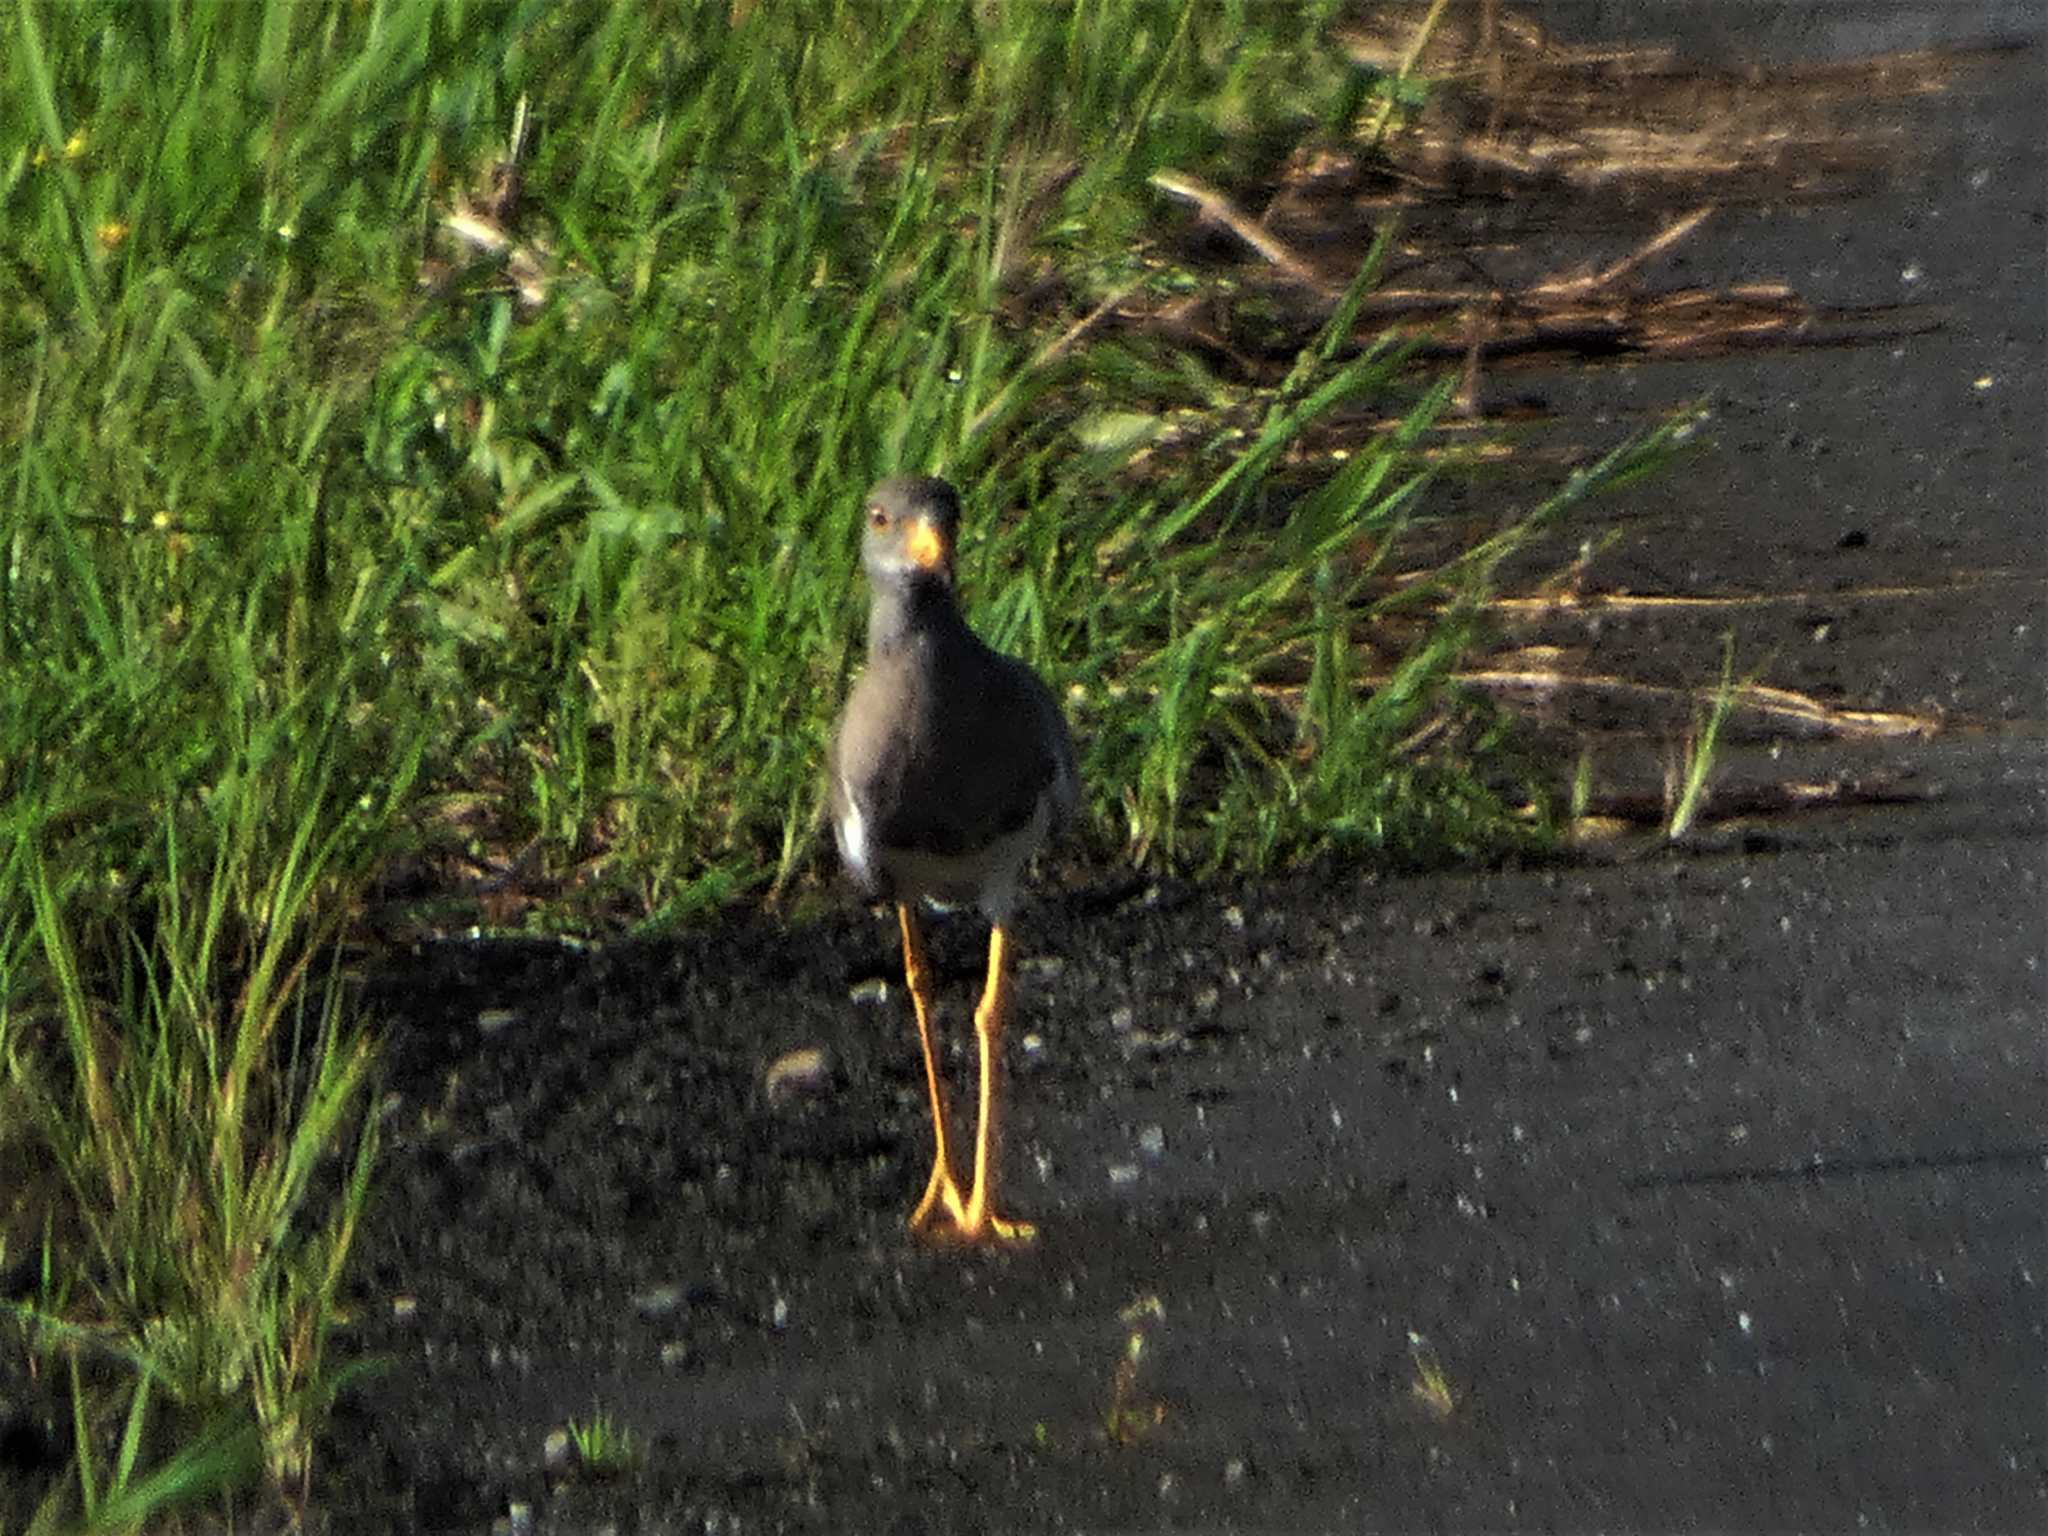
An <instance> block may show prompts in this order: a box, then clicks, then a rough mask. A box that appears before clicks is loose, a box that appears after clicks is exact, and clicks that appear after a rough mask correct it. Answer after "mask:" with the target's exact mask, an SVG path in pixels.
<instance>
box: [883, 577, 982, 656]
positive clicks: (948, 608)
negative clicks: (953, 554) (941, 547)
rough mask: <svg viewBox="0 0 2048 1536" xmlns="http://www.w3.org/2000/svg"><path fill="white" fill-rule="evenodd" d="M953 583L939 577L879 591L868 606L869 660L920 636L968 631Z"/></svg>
mask: <svg viewBox="0 0 2048 1536" xmlns="http://www.w3.org/2000/svg"><path fill="white" fill-rule="evenodd" d="M966 627H967V621H966V620H965V619H963V618H961V617H960V605H959V604H958V603H957V602H955V601H954V598H953V588H952V585H951V583H949V582H946V581H944V580H941V579H939V578H937V577H929V576H927V577H920V578H918V579H915V580H911V581H903V582H891V583H889V584H887V585H886V586H881V587H877V588H876V589H875V592H874V595H873V597H872V599H871V600H870V602H869V604H868V657H869V659H870V660H872V659H874V658H875V657H878V656H882V655H886V654H887V653H888V652H890V651H894V650H899V649H901V648H902V647H904V646H906V645H910V644H912V643H914V642H915V641H916V640H917V639H918V637H919V636H921V635H932V634H937V633H942V632H944V631H946V630H957V629H965V628H966Z"/></svg>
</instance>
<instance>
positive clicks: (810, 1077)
mask: <svg viewBox="0 0 2048 1536" xmlns="http://www.w3.org/2000/svg"><path fill="white" fill-rule="evenodd" d="M761 1086H762V1088H763V1089H764V1090H766V1092H767V1094H768V1102H769V1103H770V1104H785V1103H787V1102H789V1101H790V1100H791V1099H794V1098H799V1097H803V1098H811V1097H815V1096H816V1095H818V1094H821V1093H824V1092H825V1091H826V1090H827V1089H829V1088H830V1087H831V1086H832V1055H831V1053H830V1052H829V1051H827V1050H826V1049H825V1047H823V1046H822V1045H807V1046H804V1047H803V1048H802V1049H800V1050H794V1051H789V1052H787V1053H785V1054H784V1055H781V1056H778V1057H776V1058H775V1060H774V1061H772V1062H771V1063H769V1066H768V1071H767V1073H766V1074H765V1075H764V1076H763V1078H762V1080H761Z"/></svg>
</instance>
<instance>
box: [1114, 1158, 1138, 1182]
mask: <svg viewBox="0 0 2048 1536" xmlns="http://www.w3.org/2000/svg"><path fill="white" fill-rule="evenodd" d="M1109 1182H1110V1183H1112V1184H1135V1183H1137V1182H1138V1165H1137V1164H1136V1163H1111V1164H1110V1165H1109Z"/></svg>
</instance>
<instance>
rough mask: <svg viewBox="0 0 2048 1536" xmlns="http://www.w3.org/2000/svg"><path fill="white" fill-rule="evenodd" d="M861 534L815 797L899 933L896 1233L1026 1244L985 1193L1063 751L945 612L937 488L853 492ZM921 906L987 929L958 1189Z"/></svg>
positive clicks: (1049, 727) (1073, 792)
mask: <svg viewBox="0 0 2048 1536" xmlns="http://www.w3.org/2000/svg"><path fill="white" fill-rule="evenodd" d="M862 521H863V531H862V536H861V563H862V565H863V567H864V568H865V571H866V576H867V583H868V593H869V598H868V634H867V663H866V666H865V667H864V668H863V669H862V670H861V673H860V675H859V677H858V678H857V679H856V680H855V682H854V685H853V687H852V688H851V690H850V691H849V692H848V694H847V697H846V703H845V706H844V708H843V710H842V711H841V714H840V716H839V722H838V726H837V728H836V730H835V731H834V732H833V738H832V745H831V749H830V753H829V757H828V762H827V799H828V804H829V808H830V814H831V820H832V830H833V838H834V841H835V842H836V843H837V844H838V847H839V855H840V859H841V862H842V863H843V864H844V865H845V867H846V869H847V870H848V871H849V872H850V873H851V875H852V876H853V878H854V880H855V881H856V882H857V883H858V884H859V885H860V886H861V888H862V889H863V890H864V891H865V892H866V893H867V894H868V895H869V896H870V897H871V898H872V899H875V900H878V901H888V902H893V903H894V904H895V907H896V918H897V925H898V927H899V929H900V930H901V935H902V941H903V980H904V987H905V990H906V991H908V992H909V994H910V1003H911V1009H912V1011H913V1012H914V1013H915V1014H916V1017H917V1033H918V1039H919V1042H920V1043H921V1045H922V1046H923V1049H924V1071H925V1089H926V1092H927V1094H928V1095H929V1097H930V1099H931V1111H932V1135H933V1141H934V1143H935V1150H934V1155H933V1160H932V1171H931V1177H930V1178H929V1179H928V1180H927V1181H926V1184H925V1190H924V1194H923V1196H922V1198H921V1199H920V1200H919V1201H918V1203H917V1205H916V1207H915V1209H913V1210H912V1212H911V1214H910V1228H911V1230H912V1232H914V1233H921V1234H932V1235H943V1234H945V1233H946V1232H948V1231H950V1234H951V1235H952V1236H954V1237H956V1238H959V1239H961V1240H964V1241H967V1242H972V1243H983V1242H987V1243H1011V1242H1026V1241H1029V1240H1030V1239H1032V1238H1033V1237H1035V1236H1036V1228H1035V1227H1034V1226H1033V1225H1032V1224H1031V1223H1030V1222H1027V1221H1021V1220H1017V1219H1014V1218H1012V1217H1010V1216H1008V1215H1005V1214H1002V1213H1001V1212H999V1211H998V1209H997V1191H996V1185H997V1174H998V1168H997V1164H998V1162H999V1159H1000V1144H1001V1123H1000V1113H1001V1107H1002V1104H1001V1094H1000V1088H999V1077H1000V1067H1001V1056H1000V1052H1001V1046H1002V1036H1003V1028H1004V1025H1005V1023H1006V1022H1007V1017H1008V1014H1009V1011H1010V1004H1011V981H1010V930H1011V925H1012V922H1013V920H1014V918H1015V916H1016V913H1017V910H1018V908H1019V906H1020V904H1021V900H1022V896H1023V889H1024V876H1025V871H1026V867H1027V866H1028V865H1029V864H1030V862H1031V860H1032V858H1033V856H1034V855H1035V854H1036V853H1038V851H1039V850H1040V849H1041V848H1043V847H1044V846H1045V845H1046V843H1047V842H1048V840H1049V839H1050V838H1051V837H1052V836H1053V835H1054V834H1055V833H1056V832H1058V831H1060V830H1062V829H1063V828H1065V827H1066V826H1068V825H1069V824H1071V822H1072V821H1073V820H1074V818H1075V816H1076V814H1077V810H1078V807H1079V804H1080V798H1081V781H1080V773H1079V770H1078V768H1077V766H1076V762H1075V756H1074V740H1073V736H1072V734H1071V732H1070V731H1069V730H1068V726H1067V721H1066V717H1065V715H1064V714H1063V713H1062V712H1061V710H1060V706H1059V703H1058V701H1057V700H1056V699H1055V698H1054V697H1053V694H1052V690H1051V689H1049V688H1048V687H1047V686H1046V685H1045V683H1044V681H1043V680H1042V679H1040V678H1039V676H1038V675H1037V673H1035V672H1033V671H1032V670H1031V668H1030V667H1029V666H1027V665H1026V664H1025V663H1023V662H1022V661H1019V660H1017V659H1016V658H1015V657H1011V656H1005V655H1003V654H1002V653H1001V652H999V651H996V650H994V649H992V648H991V647H990V646H989V645H987V644H986V643H985V642H984V641H983V640H982V639H981V637H980V636H979V635H977V634H976V633H975V632H974V631H973V629H972V628H970V627H969V626H968V623H967V620H966V618H965V617H964V616H963V615H962V613H961V611H960V601H959V591H958V586H957V581H956V577H955V570H954V547H955V542H956V540H957V538H958V536H959V532H960V498H959V495H958V493H957V492H955V490H954V489H953V487H952V486H951V485H950V484H948V483H947V482H946V481H944V480H942V479H939V478H937V477H936V476H931V475H897V476H891V477H889V478H888V479H885V480H882V481H881V482H879V483H878V484H877V485H876V486H875V487H874V488H873V489H872V490H870V491H869V492H868V494H867V497H866V499H865V501H864V502H863V509H862ZM927 899H929V900H934V901H938V902H940V903H946V904H953V905H960V906H973V907H976V908H979V909H980V911H981V913H982V914H983V915H984V916H985V917H987V919H988V921H989V942H988V974H987V979H986V981H985V982H984V984H983V987H982V993H981V1002H980V1004H979V1006H978V1007H977V1008H976V1009H975V1012H974V1024H975V1033H976V1035H977V1036H978V1038H979V1042H980V1047H981V1074H980V1103H979V1107H978V1110H977V1113H976V1116H975V1138H974V1170H973V1176H972V1180H971V1182H970V1183H969V1185H968V1187H967V1189H966V1191H965V1192H964V1193H963V1192H962V1189H961V1186H960V1181H959V1179H958V1177H957V1175H956V1173H955V1171H954V1166H953V1161H952V1157H951V1154H950V1151H949V1146H948V1136H947V1127H948V1120H947V1112H946V1096H945V1093H944V1090H943V1089H942V1087H941V1084H940V1076H939V1064H938V1057H937V1054H936V1051H935V1048H934V1028H933V1026H934V1010H933V1000H932V992H931V984H932V975H931V966H930V963H929V961H928V960H927V958H926V953H925V945H924V937H923V932H922V927H921V921H920V916H919V908H920V905H921V903H923V902H924V901H926V900H927ZM942 1216H943V1218H944V1222H945V1225H942V1224H941V1221H940V1218H941V1217H942Z"/></svg>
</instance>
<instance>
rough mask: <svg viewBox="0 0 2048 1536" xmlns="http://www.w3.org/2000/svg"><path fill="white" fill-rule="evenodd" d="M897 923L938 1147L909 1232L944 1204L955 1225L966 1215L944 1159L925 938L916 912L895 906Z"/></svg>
mask: <svg viewBox="0 0 2048 1536" xmlns="http://www.w3.org/2000/svg"><path fill="white" fill-rule="evenodd" d="M896 920H897V922H898V923H899V924H900V925H901V926H902V929H903V984H904V985H905V986H906V987H908V988H909V989H910V1006H911V1007H912V1008H913V1009H915V1010H916V1012H917V1038H918V1041H919V1043H920V1044H922V1045H923V1046H924V1085H925V1088H926V1090H927V1091H928V1092H929V1093H930V1095H931V1100H932V1140H933V1142H934V1143H935V1144H936V1146H937V1151H936V1154H935V1155H934V1157H933V1159H932V1176H931V1178H930V1179H929V1180H927V1181H926V1183H925V1186H924V1198H923V1199H922V1200H920V1201H918V1202H917V1209H916V1210H914V1211H912V1212H911V1213H910V1229H911V1231H913V1232H915V1231H919V1230H920V1229H922V1228H923V1227H924V1226H925V1225H926V1224H927V1223H928V1222H929V1221H930V1220H931V1219H932V1208H933V1207H934V1206H939V1205H943V1206H944V1207H945V1208H946V1214H947V1215H948V1216H950V1217H952V1218H953V1220H954V1222H955V1223H956V1224H957V1223H958V1222H960V1221H961V1220H962V1218H963V1217H964V1215H965V1213H966V1207H965V1206H964V1205H963V1204H962V1203H961V1200H960V1186H959V1184H957V1183H956V1182H955V1181H954V1179H953V1169H952V1166H951V1164H950V1163H949V1162H948V1161H947V1158H946V1096H945V1094H944V1093H943V1092H941V1091H940V1089H939V1059H938V1055H937V1053H936V1052H935V1051H934V1050H933V1048H932V1009H931V992H930V985H929V982H928V979H927V978H928V977H929V975H930V971H929V969H928V968H927V967H926V965H925V959H924V939H923V937H922V936H921V935H920V934H919V933H918V930H917V913H916V912H915V911H913V910H912V909H911V908H910V907H909V906H907V905H904V904H898V906H897V908H896Z"/></svg>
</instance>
